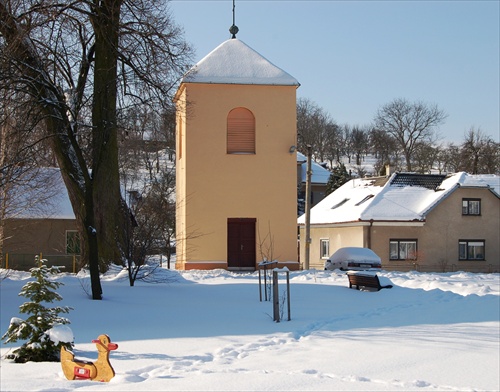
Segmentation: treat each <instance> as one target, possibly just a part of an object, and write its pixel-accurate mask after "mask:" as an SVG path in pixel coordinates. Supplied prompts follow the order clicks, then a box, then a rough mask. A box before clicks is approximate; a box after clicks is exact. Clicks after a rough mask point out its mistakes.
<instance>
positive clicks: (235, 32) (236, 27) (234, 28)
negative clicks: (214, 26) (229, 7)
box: [229, 0, 240, 38]
mask: <svg viewBox="0 0 500 392" xmlns="http://www.w3.org/2000/svg"><path fill="white" fill-rule="evenodd" d="M234 1H235V0H233V25H232V26H231V27H230V28H229V32H230V33H231V34H232V37H231V38H236V34H238V31H240V29H238V26H236V25H235V24H234V16H235V12H234V10H235V8H236V6H235V4H234Z"/></svg>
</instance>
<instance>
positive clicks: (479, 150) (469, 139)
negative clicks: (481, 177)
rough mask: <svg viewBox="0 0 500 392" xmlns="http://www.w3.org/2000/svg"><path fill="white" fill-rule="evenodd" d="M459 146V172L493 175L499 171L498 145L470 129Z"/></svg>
mask: <svg viewBox="0 0 500 392" xmlns="http://www.w3.org/2000/svg"><path fill="white" fill-rule="evenodd" d="M464 139H465V140H464V142H463V143H462V145H461V162H462V165H461V170H463V171H466V172H469V173H471V174H478V173H483V174H487V173H490V174H494V173H498V171H499V170H500V169H499V150H500V149H499V144H498V143H496V142H495V141H494V140H493V139H492V138H491V137H489V136H487V135H485V134H484V133H483V132H482V131H481V130H480V129H475V128H474V127H472V128H471V129H470V130H469V131H468V132H467V133H466V134H465V137H464Z"/></svg>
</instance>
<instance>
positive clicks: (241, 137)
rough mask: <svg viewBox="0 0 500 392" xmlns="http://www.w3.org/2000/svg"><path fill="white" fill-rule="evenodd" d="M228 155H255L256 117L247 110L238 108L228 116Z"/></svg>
mask: <svg viewBox="0 0 500 392" xmlns="http://www.w3.org/2000/svg"><path fill="white" fill-rule="evenodd" d="M227 153H228V154H255V117H254V116H253V114H252V112H251V111H250V110H248V109H245V108H236V109H233V110H231V111H230V112H229V114H228V116H227Z"/></svg>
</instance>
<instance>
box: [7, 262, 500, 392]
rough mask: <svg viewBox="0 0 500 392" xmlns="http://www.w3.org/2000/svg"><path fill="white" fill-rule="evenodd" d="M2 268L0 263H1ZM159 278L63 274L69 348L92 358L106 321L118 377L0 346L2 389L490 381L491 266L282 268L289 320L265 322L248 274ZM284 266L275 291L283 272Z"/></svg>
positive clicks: (496, 384)
mask: <svg viewBox="0 0 500 392" xmlns="http://www.w3.org/2000/svg"><path fill="white" fill-rule="evenodd" d="M0 272H2V273H5V271H0ZM161 275H162V276H163V277H164V278H166V280H168V282H165V283H157V284H146V283H141V282H137V283H136V286H135V287H129V286H128V280H127V278H126V275H125V274H123V273H117V272H113V273H109V274H107V275H106V276H104V277H103V278H102V284H103V291H104V300H102V301H92V300H89V299H87V296H86V294H85V291H84V287H88V280H87V278H83V279H82V278H81V277H80V278H79V277H75V276H74V275H69V274H63V275H61V278H60V279H61V281H62V282H63V283H64V286H62V287H60V288H59V291H58V292H59V293H60V294H61V295H62V296H63V298H64V299H63V301H61V302H59V303H57V305H69V306H71V307H73V308H74V310H72V311H71V312H70V313H69V314H68V315H67V317H68V318H69V319H70V320H71V324H70V327H71V329H72V331H73V334H74V337H75V348H74V351H75V354H76V356H77V357H80V358H87V359H88V360H95V358H96V357H97V351H96V347H95V345H94V344H92V343H91V340H92V339H96V338H97V336H98V335H100V334H102V333H106V334H108V335H109V336H110V337H111V340H112V341H113V342H115V343H117V344H118V346H119V347H118V349H117V350H116V351H112V352H111V356H110V358H111V363H112V365H113V367H114V369H115V371H116V376H115V377H114V378H113V379H112V380H111V381H110V382H109V383H99V382H93V381H68V380H67V379H66V378H65V377H64V375H63V373H62V369H61V365H60V363H50V362H47V363H27V364H14V363H12V362H10V361H8V360H6V359H5V354H7V353H8V352H9V350H12V348H13V347H12V346H6V345H2V348H1V355H2V360H1V368H0V372H1V373H0V379H1V381H0V382H1V384H0V390H1V391H61V392H62V391H73V390H79V391H90V390H92V391H112V390H113V391H155V390H157V391H160V390H161V391H166V390H169V391H188V390H189V391H210V390H214V391H242V390H245V391H264V390H269V391H292V390H302V391H333V390H337V391H498V390H500V376H499V371H498V369H499V368H500V275H499V274H472V273H464V272H455V273H446V274H439V273H418V272H409V273H401V272H386V271H381V272H380V273H379V276H380V277H381V280H382V281H383V282H382V283H387V282H388V281H390V282H391V283H392V284H393V285H394V287H393V288H392V289H384V290H381V291H379V292H367V291H357V290H353V289H349V288H348V281H347V277H346V276H345V273H342V272H340V271H338V270H337V271H333V272H331V271H314V270H311V271H297V272H291V273H290V291H291V295H290V300H291V301H290V303H291V321H287V320H286V318H287V317H286V313H287V312H286V309H285V312H284V316H285V317H284V318H285V320H283V321H281V322H279V323H276V322H273V320H272V314H273V309H272V303H271V302H266V301H262V302H261V301H259V284H258V274H257V273H231V272H227V271H223V270H215V271H184V272H183V271H169V270H162V271H161ZM285 275H286V274H284V273H282V274H281V280H280V296H281V295H282V292H283V290H284V288H285V287H286V284H285V280H284V279H285ZM28 279H29V274H28V273H21V272H10V275H9V277H8V278H6V279H4V280H3V281H1V283H0V293H1V298H0V299H1V319H0V327H1V332H2V334H3V333H4V332H5V331H6V330H7V327H8V324H9V321H10V319H11V317H14V316H16V317H23V315H19V314H18V308H19V305H20V304H21V303H23V302H24V300H25V298H23V297H19V296H18V293H19V291H20V289H21V287H22V286H23V285H24V284H25V283H26V282H27V280H28Z"/></svg>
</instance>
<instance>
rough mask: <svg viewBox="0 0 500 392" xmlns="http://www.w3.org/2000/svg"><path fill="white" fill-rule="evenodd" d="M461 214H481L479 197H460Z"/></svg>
mask: <svg viewBox="0 0 500 392" xmlns="http://www.w3.org/2000/svg"><path fill="white" fill-rule="evenodd" d="M462 215H471V216H479V215H481V199H462Z"/></svg>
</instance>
